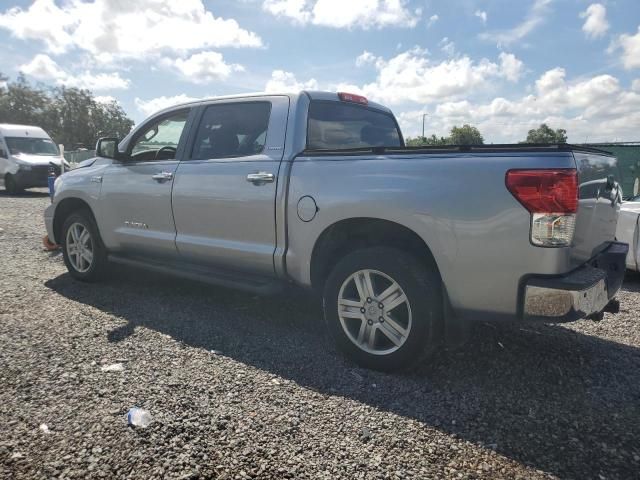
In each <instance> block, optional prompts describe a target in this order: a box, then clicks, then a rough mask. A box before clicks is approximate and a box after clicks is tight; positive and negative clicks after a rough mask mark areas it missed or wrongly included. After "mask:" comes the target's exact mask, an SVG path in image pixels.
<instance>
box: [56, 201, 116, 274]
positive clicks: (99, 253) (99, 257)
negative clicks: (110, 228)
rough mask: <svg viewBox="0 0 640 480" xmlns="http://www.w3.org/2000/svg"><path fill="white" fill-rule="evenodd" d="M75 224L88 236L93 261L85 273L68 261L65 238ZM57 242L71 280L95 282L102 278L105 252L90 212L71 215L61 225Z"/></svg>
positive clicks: (104, 268)
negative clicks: (60, 247) (82, 228)
mask: <svg viewBox="0 0 640 480" xmlns="http://www.w3.org/2000/svg"><path fill="white" fill-rule="evenodd" d="M75 224H80V225H81V226H82V227H84V228H85V229H86V230H87V231H88V232H89V235H90V242H91V248H92V252H93V259H92V262H91V263H90V265H89V267H88V268H87V269H86V271H80V270H79V269H78V268H76V266H74V262H73V261H72V260H71V259H70V254H69V249H68V245H67V236H68V233H69V229H70V228H71V227H72V226H73V225H75ZM59 242H60V245H61V246H62V255H63V257H64V263H65V265H66V266H67V270H69V273H70V274H71V276H72V277H73V278H75V279H77V280H81V281H83V282H96V281H99V280H101V279H102V278H103V277H104V275H105V273H106V271H107V250H106V248H105V247H104V244H103V243H102V239H101V238H100V233H99V232H98V227H97V226H96V223H95V220H94V219H93V215H91V213H90V212H88V211H87V210H78V211H75V212H73V213H71V214H70V215H69V216H68V217H67V218H66V219H65V221H64V223H63V225H62V232H61V238H60V240H59Z"/></svg>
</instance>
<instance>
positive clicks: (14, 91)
mask: <svg viewBox="0 0 640 480" xmlns="http://www.w3.org/2000/svg"><path fill="white" fill-rule="evenodd" d="M0 123H17V124H26V125H37V126H39V127H42V128H43V129H44V130H46V131H47V132H48V133H49V135H51V138H52V139H53V140H54V141H55V142H56V143H62V144H63V145H64V146H65V149H66V150H74V149H76V148H78V147H80V146H82V147H86V148H89V149H91V148H93V147H94V146H95V144H96V141H97V139H98V138H99V137H101V136H117V137H120V138H122V137H123V136H125V135H126V134H127V133H129V131H131V128H132V127H133V121H132V120H131V119H130V118H129V117H127V115H126V113H125V112H124V110H123V109H122V107H120V105H118V103H117V102H115V101H114V102H110V103H106V104H105V103H101V102H97V101H96V99H95V97H94V96H93V94H92V93H91V92H90V91H89V90H81V89H78V88H66V87H59V88H49V87H46V86H40V85H39V86H37V87H33V86H31V85H30V84H29V83H28V82H27V81H26V80H25V78H24V76H22V75H20V76H18V78H17V80H16V81H15V82H7V78H6V77H3V76H2V75H1V74H0Z"/></svg>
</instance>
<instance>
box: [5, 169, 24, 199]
mask: <svg viewBox="0 0 640 480" xmlns="http://www.w3.org/2000/svg"><path fill="white" fill-rule="evenodd" d="M4 189H5V190H6V192H7V193H8V194H9V195H15V194H17V193H20V192H21V191H22V188H20V187H19V186H18V184H17V183H16V179H15V178H14V177H13V175H11V174H10V173H7V174H6V175H5V176H4Z"/></svg>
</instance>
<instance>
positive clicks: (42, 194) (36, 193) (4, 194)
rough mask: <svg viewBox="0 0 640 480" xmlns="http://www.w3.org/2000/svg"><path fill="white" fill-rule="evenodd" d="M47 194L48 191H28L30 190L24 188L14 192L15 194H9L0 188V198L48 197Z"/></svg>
mask: <svg viewBox="0 0 640 480" xmlns="http://www.w3.org/2000/svg"><path fill="white" fill-rule="evenodd" d="M48 196H49V192H44V191H33V192H32V191H30V190H24V191H22V192H20V193H16V194H13V195H11V194H9V193H7V191H6V190H0V198H1V197H6V198H40V197H48Z"/></svg>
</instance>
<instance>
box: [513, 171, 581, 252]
mask: <svg viewBox="0 0 640 480" xmlns="http://www.w3.org/2000/svg"><path fill="white" fill-rule="evenodd" d="M506 185H507V189H508V190H509V191H510V192H511V194H512V195H513V196H514V197H515V198H516V199H517V200H518V201H519V202H520V203H521V204H522V205H523V206H524V208H526V209H527V210H528V211H529V212H530V213H531V243H533V244H534V245H539V246H543V247H566V246H568V245H570V244H571V241H572V240H573V232H574V230H575V220H576V215H575V214H576V212H577V211H578V174H577V172H576V170H575V169H545V170H509V171H508V172H507V177H506Z"/></svg>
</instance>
